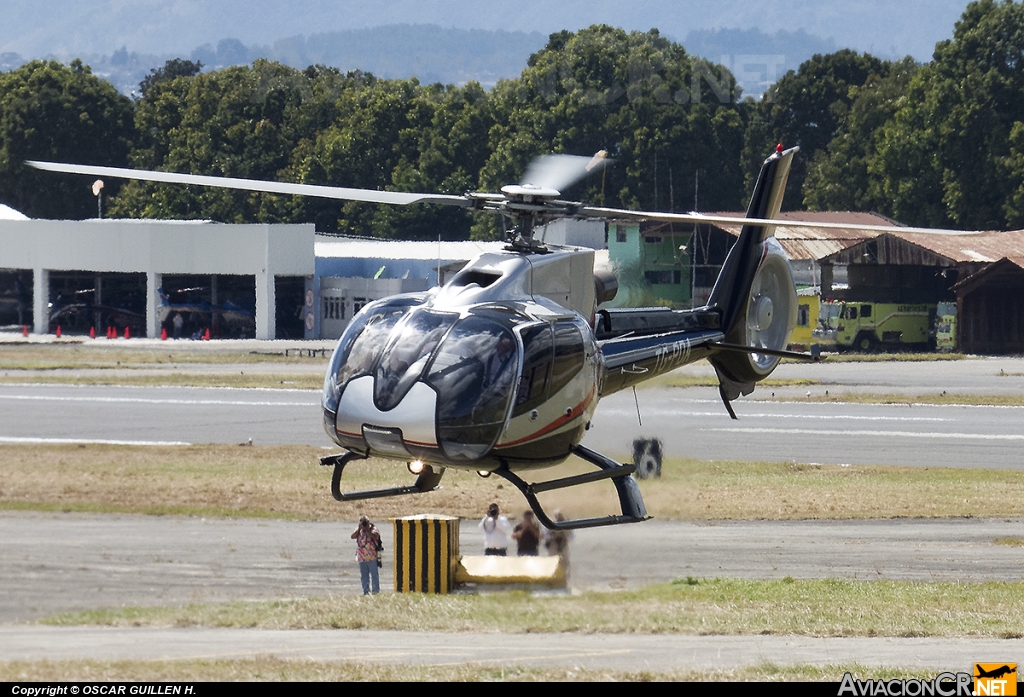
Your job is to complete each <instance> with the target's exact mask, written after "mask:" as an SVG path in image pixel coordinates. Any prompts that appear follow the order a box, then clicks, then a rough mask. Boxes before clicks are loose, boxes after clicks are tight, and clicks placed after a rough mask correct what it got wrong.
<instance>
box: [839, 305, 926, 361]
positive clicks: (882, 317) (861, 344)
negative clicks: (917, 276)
mask: <svg viewBox="0 0 1024 697" xmlns="http://www.w3.org/2000/svg"><path fill="white" fill-rule="evenodd" d="M935 310H936V306H935V305H934V304H927V303H920V304H899V303H869V302H851V301H844V302H836V301H826V302H822V303H821V316H822V317H823V318H827V319H825V320H824V321H825V322H826V323H827V326H828V328H829V330H831V331H829V334H831V333H832V331H834V332H835V342H836V347H837V348H839V349H853V350H856V351H877V350H880V349H904V348H917V349H934V348H935V334H934V331H933V327H934V326H935Z"/></svg>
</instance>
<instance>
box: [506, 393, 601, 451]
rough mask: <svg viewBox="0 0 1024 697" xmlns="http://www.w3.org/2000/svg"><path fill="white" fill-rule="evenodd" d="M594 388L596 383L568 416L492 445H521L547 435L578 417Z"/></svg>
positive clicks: (585, 407)
mask: <svg viewBox="0 0 1024 697" xmlns="http://www.w3.org/2000/svg"><path fill="white" fill-rule="evenodd" d="M596 389H597V386H596V385H595V386H593V387H591V388H590V394H588V395H587V396H586V398H585V399H584V400H583V401H582V402H580V403H579V404H577V405H576V406H574V407H573V408H572V413H571V414H569V415H568V416H560V417H559V418H557V419H555V420H554V421H553V422H551V423H549V424H548V425H547V426H545V427H544V428H542V429H540V430H539V431H536V432H534V433H531V434H530V435H528V436H525V437H523V438H520V439H518V440H514V441H510V442H508V443H498V444H497V445H495V446H494V447H495V448H508V447H511V446H513V445H521V444H522V443H528V442H529V441H531V440H534V439H536V438H540V437H541V436H544V435H547V434H548V433H550V432H551V431H554V430H555V429H556V428H559V427H561V426H564V425H566V424H567V423H569V422H571V421H572V420H573V419H575V418H577V417H579V416H580V414H582V413H583V412H584V411H586V409H587V405H588V404H590V401H591V400H592V399H593V398H594V392H595V391H596Z"/></svg>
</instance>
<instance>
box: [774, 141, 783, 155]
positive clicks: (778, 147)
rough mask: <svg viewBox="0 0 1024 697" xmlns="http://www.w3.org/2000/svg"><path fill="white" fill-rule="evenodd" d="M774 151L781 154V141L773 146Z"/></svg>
mask: <svg viewBox="0 0 1024 697" xmlns="http://www.w3.org/2000/svg"><path fill="white" fill-rule="evenodd" d="M775 152H777V153H779V154H780V155H781V154H782V143H779V144H778V145H776V146H775Z"/></svg>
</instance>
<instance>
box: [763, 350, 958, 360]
mask: <svg viewBox="0 0 1024 697" xmlns="http://www.w3.org/2000/svg"><path fill="white" fill-rule="evenodd" d="M822 358H823V359H825V360H828V361H829V362H830V363H883V362H898V361H906V362H913V363H919V362H922V361H963V360H970V359H972V358H976V356H970V355H967V354H965V353H938V352H931V351H928V352H916V353H912V352H909V351H908V352H906V353H902V352H899V351H895V352H891V353H855V352H849V353H847V352H843V353H823V354H822ZM783 360H784V361H790V360H791V359H788V358H784V359H783ZM793 362H796V361H793Z"/></svg>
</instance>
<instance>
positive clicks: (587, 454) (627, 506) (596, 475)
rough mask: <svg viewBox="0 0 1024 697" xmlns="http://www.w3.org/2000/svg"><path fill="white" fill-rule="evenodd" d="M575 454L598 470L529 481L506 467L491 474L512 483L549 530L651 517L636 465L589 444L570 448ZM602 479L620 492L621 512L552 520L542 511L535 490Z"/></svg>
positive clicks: (569, 485)
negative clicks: (544, 480)
mask: <svg viewBox="0 0 1024 697" xmlns="http://www.w3.org/2000/svg"><path fill="white" fill-rule="evenodd" d="M572 452H573V454H574V455H576V456H577V457H580V458H582V459H584V460H586V461H587V462H589V463H591V464H592V465H596V466H597V467H598V468H599V470H600V471H598V472H589V473H587V474H577V475H574V476H572V477H563V478H561V479H552V480H551V481H547V482H537V483H536V484H530V483H528V482H526V481H523V479H521V478H520V477H519V475H517V474H515V473H514V472H512V471H511V470H509V469H508V468H507V467H501V468H499V469H496V470H494V472H493V474H496V475H498V476H499V477H502V478H503V479H505V480H506V481H508V482H510V483H511V484H513V485H514V486H515V487H516V488H517V489H519V491H521V492H522V494H523V496H525V497H526V500H527V501H528V502H529V504H530V508H532V509H533V512H534V513H536V514H537V520H539V521H540V523H541V525H543V526H544V527H546V528H548V529H549V530H574V529H577V528H597V527H601V526H604V525H620V524H622V523H640V522H643V521H645V520H648V519H650V516H649V515H647V507H646V506H644V500H643V497H641V496H640V487H638V486H637V483H636V480H635V479H633V477H632V474H633V472H634V471H636V465H622V464H619V463H618V462H615V460H612V459H611V458H609V457H606V456H604V455H602V454H601V453H598V452H595V451H593V450H591V449H590V448H585V447H583V446H582V445H577V446H576V447H574V448H573V449H572ZM602 479H611V480H612V484H614V485H615V491H616V493H618V495H619V506H620V507H621V508H622V515H615V516H605V517H603V518H580V519H577V520H561V521H559V520H552V519H551V517H550V516H549V515H548V514H547V513H546V512H545V511H544V508H543V506H541V505H540V501H539V500H537V494H539V493H542V492H545V491H552V490H554V489H565V488H567V487H571V486H578V485H580V484H587V483H589V482H597V481H601V480H602Z"/></svg>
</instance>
